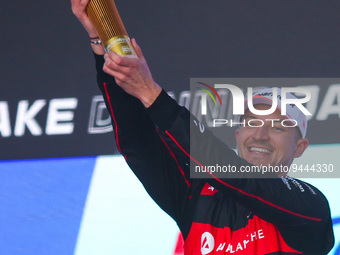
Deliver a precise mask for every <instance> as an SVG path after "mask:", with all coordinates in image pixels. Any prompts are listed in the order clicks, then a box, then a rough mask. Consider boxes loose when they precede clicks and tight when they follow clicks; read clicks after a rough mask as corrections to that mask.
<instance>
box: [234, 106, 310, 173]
mask: <svg viewBox="0 0 340 255" xmlns="http://www.w3.org/2000/svg"><path fill="white" fill-rule="evenodd" d="M269 108H270V106H269V105H257V106H256V109H258V110H266V109H269ZM243 119H245V122H246V125H245V127H244V126H241V127H240V128H239V129H237V131H236V141H237V149H238V154H239V156H240V157H241V158H243V159H245V160H246V161H248V162H249V163H251V164H253V165H257V166H260V165H269V164H270V165H272V166H280V165H282V166H290V164H291V163H292V161H293V159H294V158H296V157H299V156H301V154H302V153H303V151H304V150H305V149H306V148H307V146H308V140H307V139H300V138H299V136H298V129H297V127H284V126H283V125H282V124H281V121H282V120H284V119H285V117H284V116H282V115H281V114H280V111H279V110H276V111H275V112H274V113H272V114H270V115H263V116H261V115H255V114H253V113H251V112H250V111H246V113H245V115H244V118H243ZM243 119H242V120H243ZM255 119H258V120H262V121H263V123H264V124H263V126H261V127H251V126H247V123H248V121H249V120H252V121H251V122H250V123H251V125H253V126H254V125H256V124H258V125H260V124H261V122H260V121H254V120H255ZM266 119H279V120H280V121H276V122H273V123H272V121H266ZM261 125H262V124H261ZM284 125H288V123H287V122H285V123H284Z"/></svg>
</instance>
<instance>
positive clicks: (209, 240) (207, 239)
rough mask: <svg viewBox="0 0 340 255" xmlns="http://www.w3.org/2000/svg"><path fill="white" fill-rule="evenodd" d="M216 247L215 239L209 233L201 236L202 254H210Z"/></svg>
mask: <svg viewBox="0 0 340 255" xmlns="http://www.w3.org/2000/svg"><path fill="white" fill-rule="evenodd" d="M214 247H215V239H214V237H213V235H212V234H210V233H209V232H204V233H203V234H202V236H201V254H202V255H205V254H209V253H210V252H212V250H213V249H214Z"/></svg>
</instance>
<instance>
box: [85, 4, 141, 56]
mask: <svg viewBox="0 0 340 255" xmlns="http://www.w3.org/2000/svg"><path fill="white" fill-rule="evenodd" d="M86 13H87V15H88V17H89V18H90V20H91V21H92V23H93V25H94V27H95V28H96V30H97V32H98V34H99V37H100V40H101V41H96V42H99V43H103V44H104V49H105V51H106V52H107V53H108V52H110V51H113V52H115V53H117V54H118V55H120V56H122V57H135V56H136V53H135V51H134V49H133V47H132V45H131V43H130V39H129V36H128V34H127V32H126V29H125V27H124V24H123V22H122V19H121V18H120V15H119V13H118V10H117V7H116V4H115V2H114V1H113V0H90V1H89V3H88V4H87V7H86Z"/></svg>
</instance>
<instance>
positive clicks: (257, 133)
mask: <svg viewBox="0 0 340 255" xmlns="http://www.w3.org/2000/svg"><path fill="white" fill-rule="evenodd" d="M253 139H254V140H257V141H268V140H269V134H268V128H267V127H266V126H262V127H254V133H253Z"/></svg>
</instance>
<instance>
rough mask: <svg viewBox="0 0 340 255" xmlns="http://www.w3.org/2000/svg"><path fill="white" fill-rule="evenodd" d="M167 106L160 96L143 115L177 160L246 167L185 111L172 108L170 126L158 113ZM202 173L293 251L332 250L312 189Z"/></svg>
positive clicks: (325, 213) (284, 181)
mask: <svg viewBox="0 0 340 255" xmlns="http://www.w3.org/2000/svg"><path fill="white" fill-rule="evenodd" d="M171 101H172V99H171V98H170V97H169V96H167V95H165V94H164V93H163V94H162V96H159V98H157V100H156V101H155V103H154V104H153V105H152V106H151V107H150V108H149V109H148V113H149V115H150V116H151V118H152V120H153V121H154V122H155V123H156V125H157V126H158V127H159V130H160V131H161V134H162V136H163V137H164V140H165V141H166V142H167V144H168V145H169V147H170V148H171V150H172V151H173V153H174V154H175V155H178V158H179V159H180V160H184V161H189V159H190V164H191V165H198V166H202V167H204V166H209V165H216V163H218V164H219V165H221V166H223V165H232V166H236V168H237V169H240V168H241V167H242V166H247V165H249V166H251V165H250V164H249V163H248V162H246V161H245V160H243V159H241V158H239V157H238V156H237V154H236V153H235V152H234V151H233V150H231V149H230V148H229V147H228V146H227V145H225V144H224V143H222V142H221V141H220V140H219V139H217V138H216V137H214V136H213V135H212V134H211V133H210V131H209V130H206V129H204V127H203V126H202V125H201V124H199V123H198V121H197V120H196V119H195V118H194V117H193V116H192V115H190V113H189V111H188V110H187V109H185V108H184V107H180V106H178V105H177V106H176V107H177V108H178V110H177V113H178V115H177V118H176V119H175V120H174V121H173V122H172V123H171V121H170V118H168V117H167V116H166V114H165V113H164V112H163V113H162V110H164V109H167V108H169V107H175V106H174V105H173V104H172V103H171ZM190 118H192V119H191V120H190ZM166 120H168V121H166ZM190 142H191V145H190ZM190 146H191V148H195V150H194V152H191V153H190ZM192 151H193V150H192ZM199 151H201V152H202V151H203V153H198V152H199ZM188 171H189V170H188ZM205 174H206V176H205V177H204V176H202V177H203V178H205V181H206V182H208V183H210V185H212V186H214V187H215V188H216V189H218V190H219V191H220V192H223V193H225V194H227V195H228V196H229V197H232V198H233V199H236V200H237V201H238V202H239V203H240V204H242V205H244V206H245V207H247V208H249V209H250V210H251V211H252V212H253V213H254V214H256V215H258V216H259V217H261V218H262V219H264V220H266V221H268V222H271V223H272V224H274V225H275V226H277V227H278V228H279V229H280V233H281V234H282V235H283V237H284V239H285V240H286V241H287V243H288V244H291V245H292V247H296V248H299V249H300V250H304V251H309V252H321V253H322V254H324V253H327V251H329V250H330V249H331V247H332V246H333V243H334V236H333V230H332V222H331V217H330V210H329V205H328V202H327V199H326V198H325V197H324V195H323V194H322V193H321V192H320V191H319V190H317V189H316V188H314V187H312V186H311V185H309V184H307V183H305V182H302V181H298V180H296V179H293V178H288V177H287V178H284V177H283V178H279V177H276V178H249V176H247V175H244V176H238V177H239V178H228V175H227V176H225V178H218V177H216V176H215V175H214V174H210V173H205ZM186 175H187V176H189V175H190V173H186Z"/></svg>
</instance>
